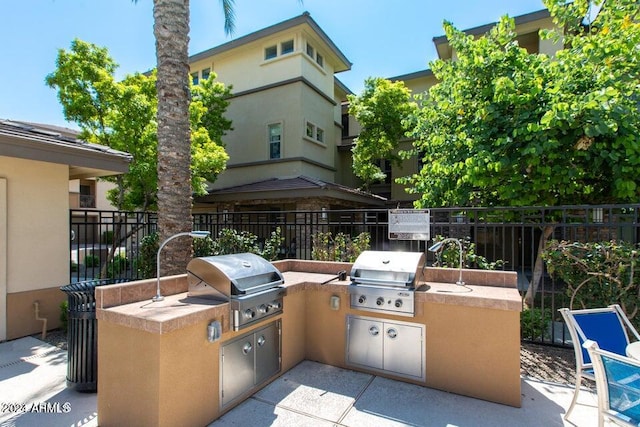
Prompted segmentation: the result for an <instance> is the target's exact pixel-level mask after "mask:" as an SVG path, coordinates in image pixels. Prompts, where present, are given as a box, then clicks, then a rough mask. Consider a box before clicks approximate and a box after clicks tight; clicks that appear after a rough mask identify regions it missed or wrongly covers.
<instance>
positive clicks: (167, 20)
mask: <svg viewBox="0 0 640 427" xmlns="http://www.w3.org/2000/svg"><path fill="white" fill-rule="evenodd" d="M153 4H154V7H153V17H154V27H153V31H154V35H155V38H156V57H157V65H158V79H157V83H156V85H157V91H158V115H157V120H158V228H159V232H160V241H161V242H162V241H164V240H165V239H167V238H168V237H170V236H172V235H174V234H176V233H180V232H184V231H190V230H191V228H192V221H191V204H192V196H191V173H190V165H191V139H190V129H189V102H190V93H189V49H188V44H189V0H154V2H153ZM191 251H192V250H191V241H190V239H176V240H175V241H173V242H171V244H170V245H167V247H166V248H165V249H164V251H163V254H162V255H163V261H162V263H161V265H162V267H164V268H163V271H162V273H163V274H177V273H183V272H184V271H185V267H186V265H187V262H188V260H189V259H190V258H191Z"/></svg>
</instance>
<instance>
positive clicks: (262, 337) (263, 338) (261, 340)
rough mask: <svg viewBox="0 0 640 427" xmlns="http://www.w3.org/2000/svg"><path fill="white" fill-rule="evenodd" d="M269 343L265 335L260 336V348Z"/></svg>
mask: <svg viewBox="0 0 640 427" xmlns="http://www.w3.org/2000/svg"><path fill="white" fill-rule="evenodd" d="M265 342H267V340H266V338H265V337H264V335H260V336H259V337H258V347H262V346H263V345H264V343H265Z"/></svg>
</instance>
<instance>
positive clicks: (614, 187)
mask: <svg viewBox="0 0 640 427" xmlns="http://www.w3.org/2000/svg"><path fill="white" fill-rule="evenodd" d="M590 3H591V2H589V1H588V0H576V1H574V2H572V3H571V4H566V2H565V1H564V0H545V5H546V6H547V7H548V9H549V11H550V13H551V16H552V18H553V20H554V22H555V24H556V25H557V27H558V28H559V29H561V30H560V31H562V32H563V33H562V34H560V33H559V32H558V31H543V32H541V36H542V37H544V38H548V39H552V40H557V41H559V40H562V42H563V43H564V46H565V47H564V49H561V50H559V51H558V52H557V53H556V54H555V56H554V57H549V56H547V55H544V54H529V53H528V52H526V51H525V50H524V49H523V48H520V47H519V46H518V44H517V42H516V39H515V36H516V34H515V27H514V22H513V20H512V19H509V18H507V17H504V18H502V19H501V20H500V22H499V23H498V24H497V25H496V27H495V28H493V29H492V30H491V31H490V32H489V33H488V34H487V35H485V36H484V37H480V38H478V39H474V38H473V36H469V35H466V34H464V33H463V32H461V31H458V30H456V29H455V28H454V27H453V25H451V24H450V23H445V25H444V27H445V32H446V35H447V38H448V39H449V42H450V43H451V45H452V47H453V49H454V50H455V52H456V55H457V60H456V61H441V60H437V61H435V62H433V63H432V69H433V72H434V75H435V76H436V78H437V79H438V80H439V83H438V84H436V85H435V86H433V87H432V88H431V89H430V90H429V93H428V95H426V96H424V99H423V103H422V108H421V109H420V111H419V113H418V114H417V115H416V123H417V125H416V127H415V129H414V130H413V132H412V133H411V136H412V137H414V138H415V143H414V147H413V150H412V152H411V153H409V154H413V155H416V154H418V155H420V156H422V161H423V164H424V165H425V166H424V167H423V168H422V170H421V171H419V172H418V173H416V174H414V175H412V176H409V177H405V178H403V179H402V180H401V182H402V183H404V184H406V185H408V191H409V192H411V193H414V194H419V195H420V199H419V200H418V201H417V202H416V203H415V205H416V207H434V206H469V205H474V206H480V205H484V206H527V205H543V206H551V205H563V204H582V203H585V204H590V203H591V204H592V203H611V202H629V201H636V200H637V199H638V196H640V189H639V187H638V184H640V175H638V174H637V169H638V166H639V165H640V141H639V138H640V132H639V131H640V113H639V110H638V105H639V103H640V86H638V84H637V82H638V78H639V77H640V50H638V48H637V46H638V45H640V26H639V24H638V23H637V22H638V18H639V17H638V14H639V9H638V7H637V2H636V1H635V0H616V1H610V2H607V3H606V5H605V6H604V7H603V8H602V9H601V11H600V13H599V15H598V17H597V19H596V20H595V21H594V22H593V23H590V24H589V25H587V26H585V25H584V19H583V18H584V17H585V16H586V14H587V11H588V10H589V7H590ZM599 3H600V2H595V4H596V5H597V4H599ZM552 231H553V227H552V226H546V227H544V229H543V233H542V234H541V241H540V244H539V248H538V249H539V250H538V255H540V254H541V251H542V250H543V249H544V246H545V242H546V240H547V239H548V238H549V236H550V235H551V234H552ZM541 271H542V261H541V257H540V256H538V258H537V265H536V268H535V272H537V274H536V273H535V272H534V278H533V280H532V286H530V287H529V292H528V293H527V302H529V303H531V302H532V299H533V295H534V294H535V291H536V286H537V283H538V277H539V275H540V272H541Z"/></svg>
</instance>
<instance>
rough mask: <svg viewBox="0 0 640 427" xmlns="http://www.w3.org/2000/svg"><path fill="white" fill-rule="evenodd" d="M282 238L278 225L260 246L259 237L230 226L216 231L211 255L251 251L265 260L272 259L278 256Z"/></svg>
mask: <svg viewBox="0 0 640 427" xmlns="http://www.w3.org/2000/svg"><path fill="white" fill-rule="evenodd" d="M283 240H284V238H283V237H282V235H281V231H280V227H276V229H275V230H274V231H272V232H271V235H270V236H269V238H268V239H266V240H265V241H264V244H263V245H262V247H260V246H261V245H260V244H259V238H258V236H256V235H255V234H253V233H250V232H248V231H244V230H243V231H237V230H235V229H232V228H223V229H222V230H220V232H219V233H218V237H217V239H216V240H214V241H213V242H212V245H211V246H212V249H213V251H212V255H226V254H238V253H243V252H251V253H254V254H257V255H260V256H261V257H263V258H265V259H266V260H269V261H273V260H275V259H276V258H277V257H278V254H279V252H280V246H281V245H282V242H283Z"/></svg>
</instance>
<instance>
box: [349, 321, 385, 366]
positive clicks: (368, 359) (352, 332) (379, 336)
mask: <svg viewBox="0 0 640 427" xmlns="http://www.w3.org/2000/svg"><path fill="white" fill-rule="evenodd" d="M348 319H349V324H348V331H349V332H348V342H347V359H348V360H347V363H350V364H355V365H362V366H368V367H371V368H374V369H382V367H383V365H382V340H383V337H384V335H383V334H384V330H383V323H382V322H378V321H375V320H369V319H362V318H357V317H349V318H348Z"/></svg>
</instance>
